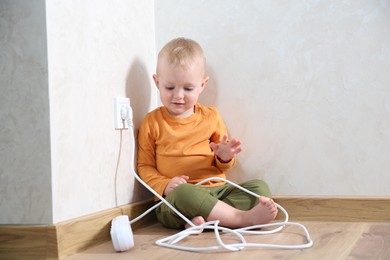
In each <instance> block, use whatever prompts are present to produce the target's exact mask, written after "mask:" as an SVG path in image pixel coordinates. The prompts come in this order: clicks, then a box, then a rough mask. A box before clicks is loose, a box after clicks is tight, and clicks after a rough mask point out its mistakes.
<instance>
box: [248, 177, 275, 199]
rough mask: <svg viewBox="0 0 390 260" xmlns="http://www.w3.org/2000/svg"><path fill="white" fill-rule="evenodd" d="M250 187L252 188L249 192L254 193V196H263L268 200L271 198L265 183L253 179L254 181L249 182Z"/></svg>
mask: <svg viewBox="0 0 390 260" xmlns="http://www.w3.org/2000/svg"><path fill="white" fill-rule="evenodd" d="M250 186H252V187H251V190H252V191H253V192H255V193H256V194H259V195H261V196H265V197H268V198H270V197H272V194H271V191H270V188H269V186H268V184H267V183H266V182H265V181H263V180H259V179H254V180H251V181H250Z"/></svg>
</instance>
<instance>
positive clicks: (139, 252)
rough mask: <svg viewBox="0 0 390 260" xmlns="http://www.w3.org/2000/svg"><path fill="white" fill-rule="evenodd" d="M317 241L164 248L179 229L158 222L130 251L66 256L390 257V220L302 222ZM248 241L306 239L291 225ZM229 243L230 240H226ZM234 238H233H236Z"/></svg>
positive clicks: (204, 239)
mask: <svg viewBox="0 0 390 260" xmlns="http://www.w3.org/2000/svg"><path fill="white" fill-rule="evenodd" d="M301 223H302V224H304V225H305V226H306V227H307V228H308V230H309V233H310V236H311V238H312V239H313V241H314V245H313V247H312V248H309V249H303V250H286V249H264V248H261V249H259V248H256V249H250V248H247V249H244V250H242V251H239V252H230V251H218V252H211V253H193V252H185V251H178V250H173V249H167V248H162V247H159V246H157V245H155V243H154V242H155V241H156V240H157V239H161V238H164V237H166V236H169V235H171V234H174V233H176V232H177V231H174V230H169V229H166V228H164V227H162V226H161V225H159V224H154V225H152V226H148V227H145V228H141V229H138V230H135V231H134V240H135V246H134V248H132V249H131V250H129V251H126V252H122V253H116V252H115V251H114V249H113V246H112V244H111V242H107V243H104V244H101V245H99V246H95V247H93V248H90V249H88V250H86V251H84V252H82V253H79V254H75V255H72V256H69V257H67V258H65V259H66V260H88V259H94V260H95V259H97V260H98V259H114V260H116V259H118V260H119V259H144V260H148V259H187V260H189V259H202V260H203V259H214V260H215V259H222V258H223V259H224V260H228V259H239V258H240V257H241V258H242V259H245V260H246V259H315V260H324V259H332V260H334V259H370V260H371V259H390V223H359V222H357V223H356V222H314V221H313V222H301ZM246 239H247V241H248V242H256V243H275V244H276V243H286V244H287V243H288V244H294V243H304V242H305V239H304V237H303V233H302V231H301V230H300V229H298V228H296V227H287V228H285V229H284V230H283V231H282V232H280V233H277V234H273V235H260V236H251V237H247V236H246ZM225 242H226V243H228V242H229V241H228V240H226V241H225ZM232 242H233V241H232ZM183 243H185V244H188V245H191V246H211V245H216V244H215V238H214V234H213V232H204V233H203V234H201V235H198V236H191V237H189V238H188V239H187V240H186V241H183Z"/></svg>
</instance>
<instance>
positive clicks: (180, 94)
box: [174, 88, 184, 99]
mask: <svg viewBox="0 0 390 260" xmlns="http://www.w3.org/2000/svg"><path fill="white" fill-rule="evenodd" d="M174 94H175V96H174V97H175V98H177V99H179V98H183V97H184V90H183V89H181V88H179V89H177V90H176V91H175V93H174Z"/></svg>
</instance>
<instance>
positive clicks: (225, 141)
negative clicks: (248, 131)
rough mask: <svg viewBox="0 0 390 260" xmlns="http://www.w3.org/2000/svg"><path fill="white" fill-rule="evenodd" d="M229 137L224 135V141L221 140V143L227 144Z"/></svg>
mask: <svg viewBox="0 0 390 260" xmlns="http://www.w3.org/2000/svg"><path fill="white" fill-rule="evenodd" d="M228 138H229V137H228V135H227V134H224V135H223V137H222V140H221V143H223V144H224V143H227V142H228Z"/></svg>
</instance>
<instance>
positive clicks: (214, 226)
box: [111, 107, 313, 252]
mask: <svg viewBox="0 0 390 260" xmlns="http://www.w3.org/2000/svg"><path fill="white" fill-rule="evenodd" d="M121 116H122V118H123V119H124V120H127V121H128V125H129V130H130V129H132V127H133V123H132V110H131V107H130V109H128V111H121ZM131 137H132V140H131V141H132V151H133V156H134V151H135V139H134V134H131ZM132 174H133V176H134V177H135V178H136V179H137V180H138V181H139V182H140V183H141V184H142V185H143V186H144V187H145V188H147V189H148V190H149V191H150V192H151V193H152V194H153V195H155V196H156V197H157V198H159V199H160V202H159V203H157V204H156V205H154V206H153V207H151V208H150V209H148V210H147V211H145V212H144V213H143V214H141V215H140V216H138V217H137V218H135V219H133V220H131V221H129V222H128V221H127V220H128V217H127V216H119V217H117V218H121V221H119V220H117V218H115V219H114V220H113V222H112V225H111V239H112V242H113V244H114V248H115V250H116V251H126V250H128V249H130V248H131V247H133V245H134V240H133V237H132V231H131V224H132V223H134V222H136V221H138V220H140V219H141V218H143V217H144V216H145V215H146V214H148V213H149V212H151V211H152V210H154V209H155V208H157V207H158V206H160V205H161V204H162V203H165V204H166V205H167V206H168V207H169V208H170V209H172V210H173V211H174V212H175V213H176V214H177V215H178V216H179V217H180V218H182V219H183V220H184V221H185V222H187V223H188V224H189V225H190V226H191V227H190V228H188V229H185V230H183V231H181V232H179V233H177V234H174V235H172V236H169V237H166V238H163V239H159V240H157V241H156V244H157V245H159V246H163V247H167V248H172V249H178V250H184V251H193V252H205V251H208V252H209V251H216V250H229V251H239V250H242V249H244V248H246V247H252V248H279V249H304V248H309V247H311V246H312V245H313V240H312V239H311V238H310V235H309V232H308V230H307V228H306V227H305V226H304V225H302V224H300V223H295V222H289V221H288V218H289V216H288V213H287V211H286V210H285V209H284V208H283V207H282V206H280V205H279V204H277V203H275V204H276V206H277V208H278V209H279V210H281V211H282V212H283V214H284V215H285V219H284V221H283V222H275V223H270V224H263V225H255V226H250V227H246V228H238V229H230V228H226V227H221V226H219V221H218V220H215V221H209V222H206V223H204V224H201V225H199V226H196V225H195V224H194V223H192V222H191V221H190V220H189V219H188V218H187V217H185V216H184V215H183V214H181V213H180V212H179V211H178V210H177V209H175V207H173V206H172V205H171V204H170V203H169V202H168V201H166V200H165V199H164V198H163V197H162V196H161V195H160V194H158V193H157V192H156V191H154V190H153V189H152V188H150V187H149V186H148V185H147V184H146V183H145V182H144V181H143V180H142V179H141V178H140V177H139V176H138V174H137V173H136V172H135V170H134V169H132ZM211 180H220V181H224V182H226V183H229V184H231V185H233V186H235V187H236V188H238V189H241V190H243V191H245V192H247V193H249V194H251V195H253V196H255V197H257V198H260V196H259V195H258V194H256V193H253V192H251V191H249V190H247V189H245V188H243V187H241V186H239V185H237V184H235V183H234V182H231V181H229V180H226V179H223V178H219V177H212V178H208V179H205V180H203V181H201V182H199V183H197V184H195V185H201V184H203V183H205V182H208V181H211ZM126 217H127V220H126ZM123 219H124V220H123ZM123 221H124V222H125V223H128V225H126V227H123ZM117 223H121V225H119V224H117ZM114 224H115V225H114ZM285 226H298V227H300V228H302V229H303V231H304V233H305V236H306V240H307V242H306V243H304V244H298V245H280V244H259V243H247V242H246V240H245V238H244V236H243V234H247V235H248V234H251V235H261V234H262V235H264V234H273V233H276V232H279V231H281V230H282V229H283V228H284V227H285ZM267 227H276V228H274V229H272V230H268V231H261V230H258V229H261V228H267ZM205 229H211V230H214V233H215V238H216V240H217V243H218V245H216V246H210V247H185V246H180V245H176V244H177V243H178V242H179V241H181V240H183V239H185V238H186V237H188V236H190V235H193V234H200V233H202V232H203V230H205ZM220 231H222V233H223V234H231V235H235V236H236V237H237V239H238V240H239V241H240V242H239V243H235V244H225V243H224V242H223V241H222V239H221V235H220ZM123 234H126V235H127V236H124V235H123ZM129 236H131V238H129Z"/></svg>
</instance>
